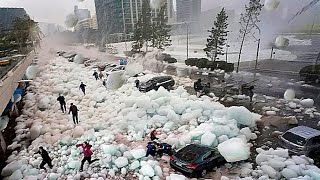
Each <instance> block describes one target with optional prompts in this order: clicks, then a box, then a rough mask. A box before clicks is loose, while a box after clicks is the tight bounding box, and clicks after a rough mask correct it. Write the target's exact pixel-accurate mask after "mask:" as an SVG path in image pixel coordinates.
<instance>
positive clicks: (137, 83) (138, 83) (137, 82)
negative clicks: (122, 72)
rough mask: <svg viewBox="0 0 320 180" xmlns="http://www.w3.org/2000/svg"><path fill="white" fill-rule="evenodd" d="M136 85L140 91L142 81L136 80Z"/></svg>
mask: <svg viewBox="0 0 320 180" xmlns="http://www.w3.org/2000/svg"><path fill="white" fill-rule="evenodd" d="M134 83H135V84H136V88H138V89H139V85H140V81H139V79H137V80H135V81H134Z"/></svg>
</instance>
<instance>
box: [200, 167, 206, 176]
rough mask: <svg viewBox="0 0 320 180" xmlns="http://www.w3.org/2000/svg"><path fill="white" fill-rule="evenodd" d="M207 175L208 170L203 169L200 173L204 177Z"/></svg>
mask: <svg viewBox="0 0 320 180" xmlns="http://www.w3.org/2000/svg"><path fill="white" fill-rule="evenodd" d="M206 175H207V170H206V169H203V170H202V171H201V173H200V176H201V177H203V178H204V177H205V176H206Z"/></svg>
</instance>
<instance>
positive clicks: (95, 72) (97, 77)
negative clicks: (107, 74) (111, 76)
mask: <svg viewBox="0 0 320 180" xmlns="http://www.w3.org/2000/svg"><path fill="white" fill-rule="evenodd" d="M93 76H94V77H95V78H96V81H97V80H98V79H99V75H98V73H97V71H94V73H93Z"/></svg>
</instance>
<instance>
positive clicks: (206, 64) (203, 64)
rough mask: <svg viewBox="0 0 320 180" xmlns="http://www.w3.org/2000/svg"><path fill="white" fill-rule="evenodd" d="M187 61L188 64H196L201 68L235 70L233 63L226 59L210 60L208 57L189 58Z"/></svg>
mask: <svg viewBox="0 0 320 180" xmlns="http://www.w3.org/2000/svg"><path fill="white" fill-rule="evenodd" d="M185 63H186V65H188V66H196V67H197V68H199V69H202V68H207V69H211V70H212V71H213V70H215V69H221V70H224V71H225V72H232V71H233V70H234V64H233V63H226V62H225V61H209V60H208V59H206V58H199V59H198V58H189V59H187V60H186V61H185Z"/></svg>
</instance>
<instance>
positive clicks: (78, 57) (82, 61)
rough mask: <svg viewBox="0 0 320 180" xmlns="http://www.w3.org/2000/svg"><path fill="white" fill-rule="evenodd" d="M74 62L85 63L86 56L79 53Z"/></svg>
mask: <svg viewBox="0 0 320 180" xmlns="http://www.w3.org/2000/svg"><path fill="white" fill-rule="evenodd" d="M73 62H75V63H77V64H83V63H84V57H83V56H82V55H81V54H77V55H76V56H75V57H74V59H73Z"/></svg>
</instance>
